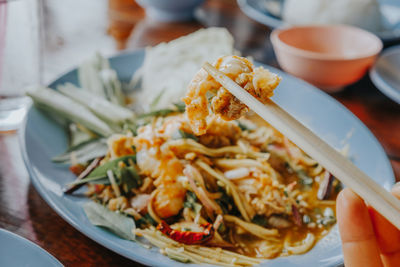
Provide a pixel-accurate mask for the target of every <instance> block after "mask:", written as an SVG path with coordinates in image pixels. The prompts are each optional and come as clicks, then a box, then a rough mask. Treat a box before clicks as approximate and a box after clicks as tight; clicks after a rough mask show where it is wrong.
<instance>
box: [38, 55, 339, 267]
mask: <svg viewBox="0 0 400 267" xmlns="http://www.w3.org/2000/svg"><path fill="white" fill-rule="evenodd" d="M98 60H99V64H96V68H98V70H99V69H102V71H103V72H108V74H107V75H100V76H99V77H100V78H99V82H100V83H102V84H103V88H104V90H105V91H104V92H105V93H104V92H103V93H104V95H105V96H106V97H105V98H99V97H97V96H94V95H93V94H92V93H90V92H86V91H83V90H79V89H78V88H76V87H75V86H73V85H71V84H67V85H63V86H61V87H59V88H57V89H58V91H55V90H51V89H45V88H42V89H40V90H37V91H35V92H31V93H30V95H31V97H32V98H33V100H34V102H35V104H36V105H37V106H38V107H40V108H43V109H45V110H52V111H56V112H55V114H56V116H61V117H64V118H68V119H69V121H72V122H73V127H72V126H71V125H70V127H69V130H70V131H72V132H75V133H76V132H79V133H80V136H82V135H86V136H88V135H89V136H91V138H90V139H89V141H84V142H78V141H76V142H77V143H78V145H73V146H72V148H71V149H70V150H69V151H67V153H66V154H63V155H60V156H57V157H55V158H54V161H56V162H60V163H68V164H71V166H70V170H71V171H72V172H73V173H74V174H75V175H76V176H77V179H76V180H75V181H74V182H72V183H69V184H68V185H67V186H66V189H65V193H67V194H73V193H74V192H75V191H76V190H78V189H79V188H80V187H81V186H83V185H86V186H87V190H86V193H85V195H86V196H87V197H89V198H90V199H92V200H93V202H91V203H96V204H90V205H91V206H87V207H85V211H86V213H87V215H88V218H89V219H90V220H91V221H92V223H93V224H95V225H99V226H103V227H106V228H108V229H109V230H111V231H113V232H115V233H116V234H118V235H119V236H121V237H123V238H126V239H131V240H136V241H138V242H140V243H142V244H144V246H146V247H149V246H152V247H158V248H159V251H160V252H161V253H162V254H165V255H167V256H168V257H170V258H172V259H175V260H178V261H181V262H188V263H206V264H214V265H224V266H251V265H256V264H259V263H261V262H262V261H263V260H265V259H272V258H276V257H284V256H289V255H293V254H303V253H306V252H307V251H309V250H310V249H311V248H312V247H313V246H314V245H315V244H316V243H317V242H318V241H319V240H320V239H321V238H323V237H324V236H326V235H327V234H328V233H329V231H330V229H331V228H332V226H333V225H334V224H335V223H336V217H335V204H336V201H335V199H336V195H337V193H338V191H339V190H340V186H341V185H340V183H339V182H338V181H337V180H336V179H335V178H334V177H333V176H332V175H331V174H330V173H329V172H327V171H326V170H325V169H324V168H323V167H322V166H321V165H320V164H319V163H318V162H316V161H315V160H313V159H312V158H310V157H309V156H308V155H306V154H305V153H304V152H303V151H302V150H301V149H299V148H298V147H297V146H296V145H294V144H293V143H292V142H291V141H290V140H288V139H287V138H286V137H285V136H283V135H282V134H280V133H279V132H278V131H276V130H275V129H274V128H273V127H271V126H270V125H268V124H267V123H266V122H265V121H263V120H262V119H260V118H259V117H258V116H256V115H255V114H253V113H252V112H251V111H249V109H248V107H247V106H246V105H244V104H243V103H241V102H240V101H239V100H238V99H236V98H235V97H234V96H233V95H231V94H230V93H229V92H228V91H227V90H226V89H224V88H223V87H222V86H221V85H220V84H218V83H217V82H216V81H215V80H214V79H213V78H212V77H211V76H210V75H209V74H208V73H207V72H206V71H205V70H203V69H201V70H199V72H198V73H197V74H196V75H195V76H194V78H193V79H192V81H191V82H190V83H189V85H188V89H187V92H186V95H185V96H183V98H182V100H183V102H179V103H176V104H171V107H170V108H166V109H160V110H152V111H151V112H148V113H142V114H139V113H138V112H133V111H131V110H130V109H128V108H126V107H125V106H124V105H120V102H118V101H120V100H119V99H120V97H121V87H122V86H121V84H119V83H118V81H117V80H116V79H115V77H114V76H115V75H114V74H115V73H114V74H113V72H112V69H111V68H110V67H109V66H108V65H107V64H105V63H104V61H103V60H104V59H101V58H99V59H98ZM101 62H102V63H101ZM100 63H101V64H100ZM214 66H215V67H216V68H217V69H218V70H220V71H221V72H223V73H225V74H226V75H227V76H229V77H230V78H231V79H233V80H234V81H235V82H236V83H238V84H239V85H240V86H241V87H243V89H244V90H246V91H248V92H249V93H251V94H252V95H253V96H255V97H256V98H258V99H259V100H260V101H265V100H266V99H268V98H269V97H271V96H272V95H273V90H274V89H275V88H276V87H277V86H278V84H279V82H280V77H278V76H277V75H276V74H273V73H271V72H269V71H268V70H266V69H264V68H262V67H258V68H257V67H255V66H254V65H253V63H252V62H251V61H249V60H248V59H246V58H243V57H238V56H224V57H220V58H219V59H218V60H217V61H216V62H214ZM105 70H106V71H105ZM83 71H84V70H83ZM111 74H112V75H111ZM105 76H106V78H107V79H106V78H104V77H105ZM110 77H111V78H110ZM113 77H114V78H113ZM90 86H91V85H90V84H88V83H87V84H86V86H85V87H89V88H90ZM107 90H113V91H115V90H117V91H118V93H117V94H114V95H117V96H119V97H118V98H113V99H114V101H112V99H107V92H108V93H110V91H107ZM90 94H92V96H91V97H92V100H93V101H92V104H91V105H87V106H84V105H85V104H84V101H82V99H84V98H85V97H87V96H88V95H90ZM108 95H109V94H108ZM49 98H51V101H48V99H49ZM57 101H58V103H61V102H64V101H69V102H68V106H69V108H67V107H66V108H63V107H60V106H59V105H57ZM54 103H55V104H54ZM72 109H73V110H72ZM104 110H107V112H104ZM78 113H79V114H78ZM82 114H87V116H85V117H84V118H82ZM75 135H76V136H79V135H77V134H75ZM75 139H79V138H78V137H76V138H75ZM96 209H97V211H96ZM96 212H97V213H96ZM94 213H96V214H94ZM110 220H114V221H112V222H110ZM107 221H108V222H107Z"/></svg>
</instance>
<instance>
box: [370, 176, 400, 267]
mask: <svg viewBox="0 0 400 267" xmlns="http://www.w3.org/2000/svg"><path fill="white" fill-rule="evenodd" d="M392 194H393V195H394V196H395V197H397V198H398V199H400V183H397V184H395V185H394V187H393V189H392ZM369 213H370V216H371V221H372V225H373V228H374V232H375V234H376V239H377V242H378V246H379V249H380V251H381V253H382V255H383V259H384V262H385V263H386V264H387V266H396V265H392V264H388V263H394V262H396V263H397V264H398V263H399V262H398V261H399V260H400V230H399V229H397V228H396V227H395V226H393V225H392V224H391V223H390V222H389V221H387V220H386V219H385V218H384V217H383V216H382V215H380V214H379V213H378V212H376V211H375V210H374V209H372V208H371V207H370V208H369ZM397 266H399V265H397Z"/></svg>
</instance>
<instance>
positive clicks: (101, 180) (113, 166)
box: [72, 155, 136, 185]
mask: <svg viewBox="0 0 400 267" xmlns="http://www.w3.org/2000/svg"><path fill="white" fill-rule="evenodd" d="M129 161H132V162H134V163H136V156H135V155H128V156H123V157H119V158H117V159H114V160H112V161H109V162H107V163H105V164H103V165H100V166H99V167H97V168H96V169H94V170H93V171H92V172H91V173H90V174H89V175H88V176H87V177H86V178H84V179H82V180H78V181H75V182H74V183H72V184H85V183H93V184H105V185H109V184H110V181H109V179H108V176H107V171H108V170H112V172H113V174H114V175H115V176H117V181H116V182H117V184H118V185H120V184H121V182H122V180H121V176H118V174H119V172H120V169H121V168H120V167H119V163H120V162H124V163H125V164H126V165H127V166H130V165H131V164H130V163H129ZM135 170H136V169H135ZM130 175H135V174H130ZM134 178H135V179H136V176H135V177H134ZM124 181H126V180H124Z"/></svg>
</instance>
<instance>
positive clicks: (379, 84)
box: [369, 45, 400, 104]
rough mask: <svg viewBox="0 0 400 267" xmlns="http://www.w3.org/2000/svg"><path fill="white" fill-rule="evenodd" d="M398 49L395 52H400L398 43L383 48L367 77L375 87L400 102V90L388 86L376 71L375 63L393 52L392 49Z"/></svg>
mask: <svg viewBox="0 0 400 267" xmlns="http://www.w3.org/2000/svg"><path fill="white" fill-rule="evenodd" d="M395 50H398V51H397V53H399V54H400V45H395V46H391V47H389V48H387V49H385V50H384V51H383V52H382V53H381V55H380V56H379V57H378V59H377V60H376V62H375V63H374V65H373V67H372V68H371V69H370V70H369V77H370V78H371V81H372V83H373V84H374V85H375V87H376V88H377V89H378V90H379V91H381V92H382V93H383V94H384V95H386V96H387V97H388V98H390V99H391V100H393V101H394V102H396V103H397V104H400V91H399V90H397V89H395V88H393V87H392V86H390V85H389V84H388V83H387V82H386V81H385V79H383V78H382V77H381V75H379V74H378V71H377V63H378V61H379V60H380V59H381V58H382V57H383V56H388V54H390V53H393V51H395Z"/></svg>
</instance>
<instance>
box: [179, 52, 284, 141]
mask: <svg viewBox="0 0 400 267" xmlns="http://www.w3.org/2000/svg"><path fill="white" fill-rule="evenodd" d="M214 66H215V67H216V68H217V69H218V70H220V71H221V72H223V73H224V74H226V75H227V76H228V77H229V78H231V79H232V80H234V81H235V82H236V83H237V84H239V85H240V86H241V87H242V88H244V89H245V90H246V91H247V92H249V93H250V94H252V95H253V96H254V97H256V98H257V99H258V100H260V101H261V102H263V103H264V102H266V101H267V99H268V98H270V97H271V96H272V95H273V90H274V89H275V88H276V87H277V86H278V84H279V82H280V80H281V78H280V77H279V76H277V75H276V74H273V73H271V72H269V71H268V70H266V69H264V68H263V67H258V68H255V67H254V65H253V64H252V63H251V62H250V61H249V60H248V59H246V58H243V57H238V56H225V57H221V58H219V59H218V60H217V61H216V62H215V63H214ZM182 100H183V101H184V102H185V104H186V114H187V117H188V119H189V123H190V125H191V127H192V130H193V132H194V133H195V134H196V135H203V134H205V133H207V129H208V127H209V124H210V121H211V120H212V118H213V117H214V116H215V115H217V116H219V117H221V118H222V119H224V120H227V121H230V120H236V119H238V118H240V117H241V116H243V115H244V114H245V113H246V112H247V111H248V107H247V106H246V105H245V104H243V103H241V102H240V100H239V99H237V98H236V97H235V96H233V95H232V94H231V93H230V92H228V91H227V90H226V89H225V88H223V87H222V86H221V85H220V84H219V83H218V82H217V81H215V80H214V79H213V78H212V77H211V76H210V75H209V74H208V73H207V72H206V71H205V70H204V69H201V70H199V71H198V72H197V74H196V75H195V76H194V78H193V79H192V81H191V82H190V84H189V86H188V90H187V93H186V96H185V97H184V98H183V99H182ZM210 111H211V112H210Z"/></svg>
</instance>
